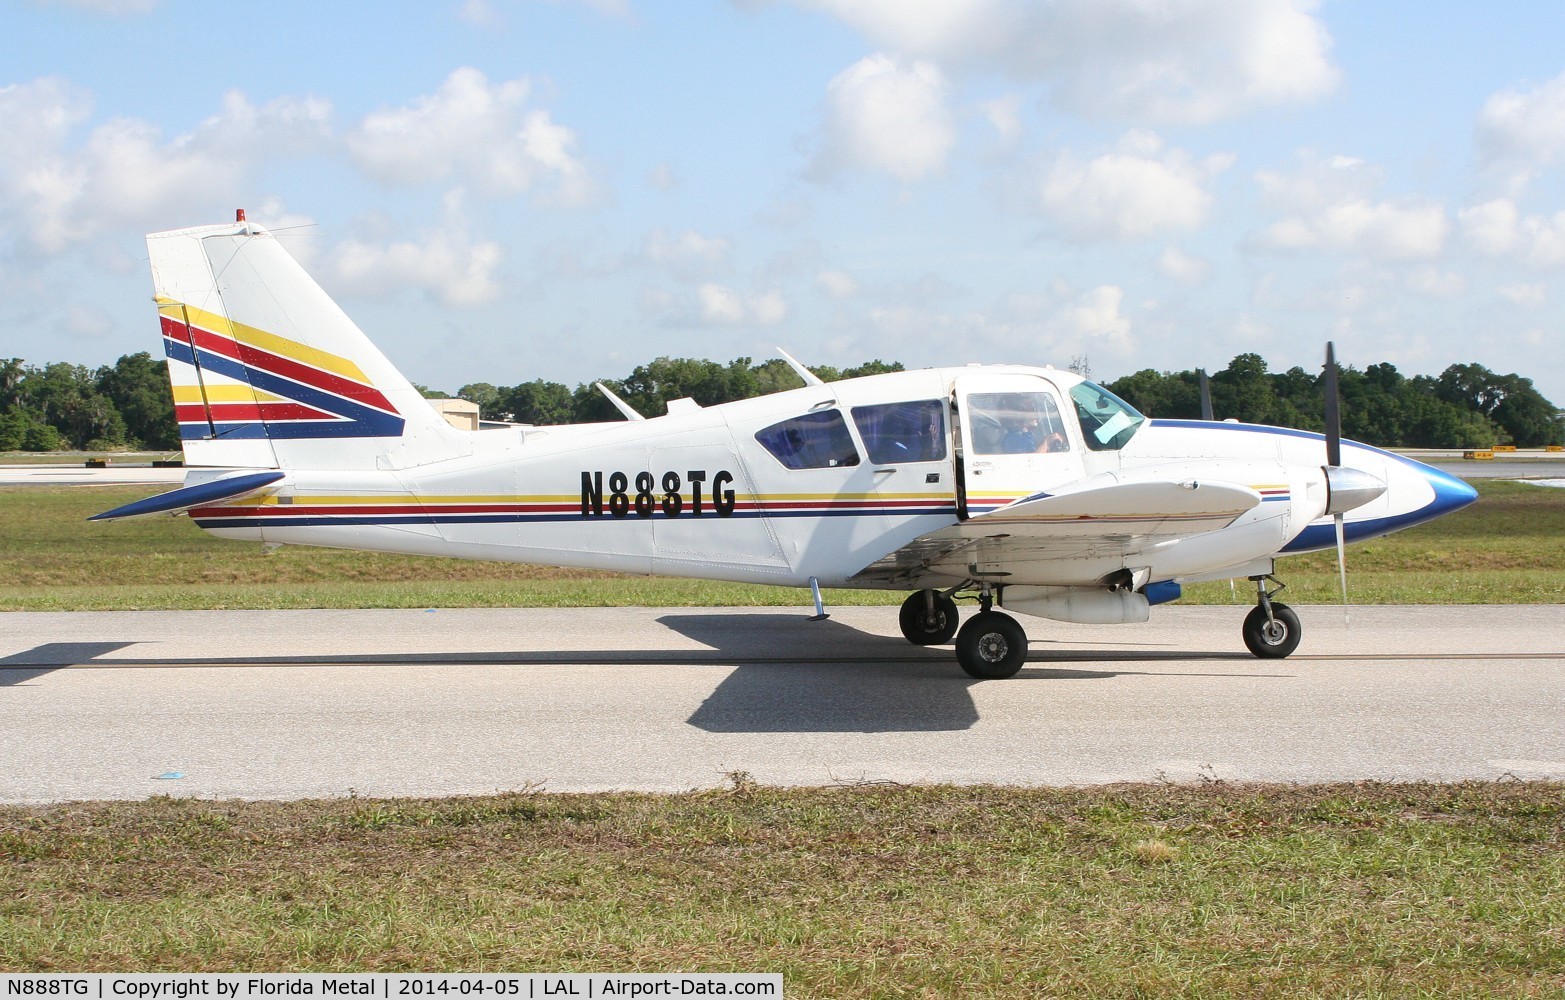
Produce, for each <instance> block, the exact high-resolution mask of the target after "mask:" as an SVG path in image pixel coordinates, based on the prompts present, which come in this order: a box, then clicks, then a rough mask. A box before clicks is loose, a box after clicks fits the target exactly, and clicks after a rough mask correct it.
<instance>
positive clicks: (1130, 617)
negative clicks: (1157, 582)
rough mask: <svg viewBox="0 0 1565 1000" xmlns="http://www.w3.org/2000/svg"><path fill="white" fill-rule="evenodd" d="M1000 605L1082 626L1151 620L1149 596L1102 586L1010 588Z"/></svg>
mask: <svg viewBox="0 0 1565 1000" xmlns="http://www.w3.org/2000/svg"><path fill="white" fill-rule="evenodd" d="M1000 606H1001V607H1003V608H1004V609H1005V610H1007V611H1015V612H1016V613H1017V614H1023V615H1032V616H1033V617H1035V618H1052V619H1054V620H1055V621H1060V622H1074V623H1076V624H1078V625H1124V624H1129V623H1132V622H1144V621H1146V620H1147V618H1148V617H1149V615H1148V611H1147V608H1148V607H1149V605H1148V603H1147V599H1146V597H1145V596H1143V595H1141V594H1137V593H1134V592H1132V591H1128V590H1107V589H1105V588H1102V587H1006V588H1005V589H1004V590H1003V591H1001V592H1000Z"/></svg>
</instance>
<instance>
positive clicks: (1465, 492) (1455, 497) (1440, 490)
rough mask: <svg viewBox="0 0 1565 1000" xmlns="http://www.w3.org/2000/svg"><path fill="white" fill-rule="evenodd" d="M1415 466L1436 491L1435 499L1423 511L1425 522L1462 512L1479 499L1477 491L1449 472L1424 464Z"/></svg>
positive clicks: (1420, 463)
mask: <svg viewBox="0 0 1565 1000" xmlns="http://www.w3.org/2000/svg"><path fill="white" fill-rule="evenodd" d="M1415 464H1417V465H1418V471H1419V472H1421V473H1422V474H1423V476H1424V479H1425V481H1427V482H1428V483H1429V487H1430V489H1432V490H1434V491H1435V497H1434V499H1433V500H1431V501H1429V503H1428V504H1427V505H1425V507H1424V509H1423V511H1422V513H1423V514H1424V518H1423V519H1424V520H1430V519H1433V518H1436V517H1441V516H1442V515H1445V514H1449V513H1451V512H1452V511H1457V510H1461V509H1462V508H1463V507H1466V506H1467V505H1468V504H1470V503H1472V502H1473V501H1474V500H1477V499H1478V491H1477V490H1475V489H1473V488H1472V487H1471V486H1469V485H1468V484H1467V483H1465V482H1463V481H1462V480H1460V479H1458V478H1456V477H1455V476H1453V475H1451V474H1450V473H1449V472H1445V471H1443V470H1441V469H1437V468H1435V467H1434V466H1431V465H1424V464H1423V463H1422V462H1419V463H1415Z"/></svg>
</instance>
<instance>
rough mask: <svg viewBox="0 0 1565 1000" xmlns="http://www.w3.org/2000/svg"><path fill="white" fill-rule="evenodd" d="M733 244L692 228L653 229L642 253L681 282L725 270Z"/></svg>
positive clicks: (727, 266)
mask: <svg viewBox="0 0 1565 1000" xmlns="http://www.w3.org/2000/svg"><path fill="white" fill-rule="evenodd" d="M732 250H733V247H732V246H731V245H730V243H729V242H728V240H726V239H724V238H723V237H721V236H703V235H702V234H700V233H698V232H696V231H695V230H694V229H687V230H685V231H684V232H682V233H677V234H675V233H670V232H668V231H667V230H666V229H657V230H653V232H652V233H651V235H649V236H648V237H647V242H646V245H645V246H644V247H642V256H643V257H645V258H646V259H647V260H648V261H650V262H651V263H652V264H654V265H656V266H658V267H660V268H662V269H663V270H665V271H667V272H668V273H669V274H671V275H673V276H674V277H675V278H678V279H680V280H682V281H693V280H695V279H697V278H700V277H704V276H706V275H710V274H717V273H721V272H724V271H727V270H728V269H729V255H730V254H731V252H732Z"/></svg>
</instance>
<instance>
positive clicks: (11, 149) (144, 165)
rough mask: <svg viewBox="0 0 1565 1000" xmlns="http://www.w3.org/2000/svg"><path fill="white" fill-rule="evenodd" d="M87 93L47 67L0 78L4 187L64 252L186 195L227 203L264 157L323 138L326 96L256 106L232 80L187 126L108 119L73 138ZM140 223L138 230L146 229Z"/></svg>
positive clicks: (172, 220) (21, 216)
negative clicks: (177, 131) (170, 132)
mask: <svg viewBox="0 0 1565 1000" xmlns="http://www.w3.org/2000/svg"><path fill="white" fill-rule="evenodd" d="M90 107H91V99H90V96H88V95H87V94H86V93H85V92H84V91H81V90H80V89H79V88H75V87H72V86H71V85H70V84H68V83H66V82H64V81H62V80H58V79H54V78H44V79H40V80H35V81H33V82H31V83H28V84H18V85H12V86H9V87H5V88H3V89H0V134H4V135H6V136H7V143H6V150H5V151H4V152H0V191H3V192H4V194H5V198H4V199H3V202H4V204H5V205H6V206H8V207H3V208H0V219H5V218H6V217H8V216H10V217H13V218H12V219H11V221H12V223H13V224H14V225H15V226H16V227H17V228H18V229H19V230H20V231H22V232H24V233H25V234H26V235H27V237H28V239H30V241H31V242H32V244H33V246H34V247H35V248H36V249H38V250H40V251H42V252H44V253H46V254H57V253H61V252H63V251H64V250H66V249H68V248H69V247H72V246H76V245H80V244H83V243H86V242H88V241H90V240H92V239H93V238H94V237H95V236H97V235H98V234H100V233H103V232H105V231H107V230H109V229H112V228H113V227H115V226H118V225H127V226H135V227H137V228H142V227H150V228H167V227H168V226H170V225H181V224H186V223H190V222H192V221H194V220H191V219H190V218H188V213H189V212H190V211H191V206H192V205H210V204H213V203H222V202H226V201H227V200H228V198H229V197H231V195H232V192H233V191H235V190H242V189H243V188H245V187H246V186H247V185H248V183H249V180H250V177H251V176H252V174H253V173H254V172H255V170H256V168H257V167H258V166H259V164H260V163H261V162H262V161H263V160H265V159H267V158H271V157H276V156H281V155H289V154H299V153H301V152H304V151H307V150H311V149H315V148H322V147H324V144H325V143H326V141H327V140H328V137H329V134H330V117H331V105H330V104H329V103H328V102H326V101H324V100H321V99H317V98H292V97H284V98H279V99H277V100H274V101H270V102H268V103H266V104H264V105H261V106H259V107H257V106H256V105H254V104H252V103H251V102H250V101H249V99H248V98H246V97H245V96H244V95H243V94H241V93H239V92H237V91H231V92H229V93H228V94H227V95H225V96H224V98H223V107H222V110H221V111H220V112H219V113H218V114H216V115H213V116H211V117H209V118H207V119H206V120H204V121H202V122H201V123H200V124H199V125H198V126H197V127H196V128H195V129H194V130H193V131H191V132H189V133H186V134H184V135H180V136H176V137H175V138H173V139H171V140H167V141H165V140H164V139H163V137H162V134H161V132H160V131H159V130H158V128H157V127H156V126H154V125H153V124H151V123H150V122H147V121H144V120H141V119H136V118H114V119H110V120H109V121H106V122H104V123H103V124H101V125H98V126H97V127H95V128H93V129H92V130H91V131H90V132H88V133H87V134H86V135H85V137H83V138H81V139H80V140H79V141H78V140H77V137H76V130H77V126H79V125H81V124H83V123H84V122H85V121H86V120H87V118H88V115H89V113H90ZM143 231H145V230H144V229H143Z"/></svg>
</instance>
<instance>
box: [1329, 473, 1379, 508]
mask: <svg viewBox="0 0 1565 1000" xmlns="http://www.w3.org/2000/svg"><path fill="white" fill-rule="evenodd" d="M1324 468H1325V471H1326V495H1327V500H1326V513H1328V514H1341V513H1343V512H1344V511H1349V510H1354V509H1355V508H1358V507H1362V506H1364V505H1365V504H1367V503H1369V502H1370V501H1371V500H1376V499H1379V497H1380V495H1381V494H1382V493H1384V492H1386V483H1385V480H1383V479H1377V478H1375V477H1374V476H1372V475H1370V474H1369V473H1367V472H1365V471H1363V470H1362V469H1344V468H1342V467H1341V466H1339V465H1328V466H1325V467H1324Z"/></svg>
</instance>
